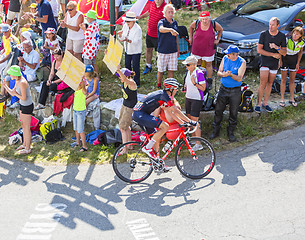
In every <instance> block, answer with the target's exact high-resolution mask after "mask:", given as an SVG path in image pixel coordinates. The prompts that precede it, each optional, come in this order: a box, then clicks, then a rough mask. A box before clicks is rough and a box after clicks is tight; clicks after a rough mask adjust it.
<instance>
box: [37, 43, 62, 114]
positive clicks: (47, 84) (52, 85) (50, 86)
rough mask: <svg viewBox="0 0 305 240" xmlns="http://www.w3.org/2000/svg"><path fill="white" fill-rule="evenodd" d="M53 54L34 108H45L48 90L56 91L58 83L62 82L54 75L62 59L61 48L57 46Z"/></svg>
mask: <svg viewBox="0 0 305 240" xmlns="http://www.w3.org/2000/svg"><path fill="white" fill-rule="evenodd" d="M53 54H54V61H53V63H52V67H51V72H50V75H49V78H48V79H47V80H45V81H44V82H43V83H42V86H41V90H40V95H39V100H38V105H37V106H36V107H35V110H39V109H43V108H45V105H46V102H47V98H48V95H49V91H52V92H54V93H56V92H57V86H58V84H59V83H61V82H62V80H61V79H59V77H58V76H57V75H56V73H57V71H58V69H59V68H60V65H61V63H62V59H63V54H62V50H61V49H59V48H57V49H55V50H54V52H53Z"/></svg>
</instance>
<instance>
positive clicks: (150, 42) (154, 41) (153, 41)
mask: <svg viewBox="0 0 305 240" xmlns="http://www.w3.org/2000/svg"><path fill="white" fill-rule="evenodd" d="M157 47H158V38H154V37H151V36H149V35H148V34H146V48H154V49H155V50H156V51H157Z"/></svg>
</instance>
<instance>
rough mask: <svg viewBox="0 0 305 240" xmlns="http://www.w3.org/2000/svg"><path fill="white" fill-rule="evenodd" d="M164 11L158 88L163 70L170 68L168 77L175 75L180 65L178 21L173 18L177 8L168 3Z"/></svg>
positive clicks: (159, 44)
mask: <svg viewBox="0 0 305 240" xmlns="http://www.w3.org/2000/svg"><path fill="white" fill-rule="evenodd" d="M163 13H164V16H165V18H164V19H162V20H160V21H159V23H158V48H157V52H158V60H157V66H158V74H157V80H158V88H161V83H162V78H163V72H165V71H166V67H167V69H168V78H173V77H174V71H177V66H178V49H179V45H178V23H177V22H176V21H175V20H174V19H173V16H174V13H175V8H174V6H173V5H172V4H167V5H166V6H165V7H164V9H163Z"/></svg>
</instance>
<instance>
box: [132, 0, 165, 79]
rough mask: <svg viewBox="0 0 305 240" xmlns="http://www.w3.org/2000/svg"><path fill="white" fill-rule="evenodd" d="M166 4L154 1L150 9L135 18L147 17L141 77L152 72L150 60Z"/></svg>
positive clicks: (161, 0) (158, 0)
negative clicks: (144, 59)
mask: <svg viewBox="0 0 305 240" xmlns="http://www.w3.org/2000/svg"><path fill="white" fill-rule="evenodd" d="M165 5H166V3H165V2H164V0H154V1H153V2H152V3H151V4H150V8H149V10H148V11H147V12H145V13H144V14H143V15H141V16H139V17H137V18H138V19H141V18H145V17H148V16H149V19H148V29H147V34H146V67H145V70H144V72H143V75H145V74H147V73H149V72H151V71H152V66H151V60H152V57H153V50H154V49H155V51H157V47H158V23H159V21H160V20H161V19H163V18H164V15H163V9H164V6H165Z"/></svg>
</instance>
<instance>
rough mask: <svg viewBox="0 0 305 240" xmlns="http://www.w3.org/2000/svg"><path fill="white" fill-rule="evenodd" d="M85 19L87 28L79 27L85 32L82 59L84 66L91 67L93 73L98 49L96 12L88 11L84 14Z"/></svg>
mask: <svg viewBox="0 0 305 240" xmlns="http://www.w3.org/2000/svg"><path fill="white" fill-rule="evenodd" d="M86 19H87V21H88V23H89V25H88V27H87V28H86V25H85V24H84V23H81V24H80V25H79V27H80V28H81V29H82V30H83V31H84V32H85V42H84V47H83V53H82V57H83V59H84V64H86V65H93V67H94V71H95V72H98V71H97V65H96V55H97V52H98V49H99V38H100V36H99V31H100V29H99V25H98V23H97V21H96V11H94V10H89V11H88V12H87V14H86Z"/></svg>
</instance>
